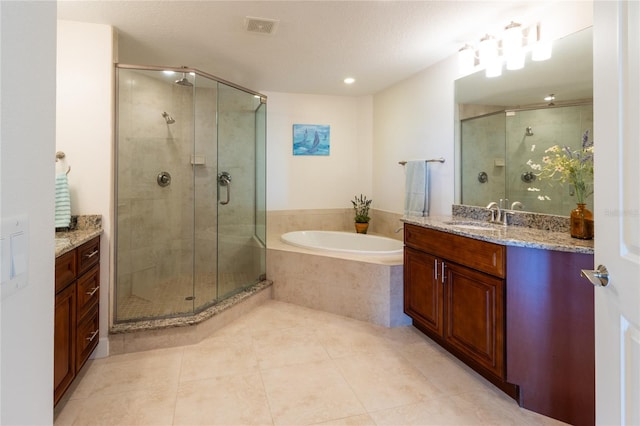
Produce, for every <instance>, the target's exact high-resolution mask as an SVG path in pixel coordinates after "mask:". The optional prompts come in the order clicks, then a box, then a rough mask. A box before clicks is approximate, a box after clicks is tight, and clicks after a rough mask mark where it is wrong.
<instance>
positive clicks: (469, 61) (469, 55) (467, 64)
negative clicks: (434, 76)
mask: <svg viewBox="0 0 640 426" xmlns="http://www.w3.org/2000/svg"><path fill="white" fill-rule="evenodd" d="M474 67H475V53H474V51H473V48H472V47H471V46H469V45H468V44H467V45H465V46H464V47H463V48H462V49H460V50H459V51H458V70H459V71H460V74H461V75H467V74H470V73H471V72H472V71H473V68H474Z"/></svg>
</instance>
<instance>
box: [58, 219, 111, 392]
mask: <svg viewBox="0 0 640 426" xmlns="http://www.w3.org/2000/svg"><path fill="white" fill-rule="evenodd" d="M100 233H101V230H100V229H89V230H80V231H71V232H63V233H56V268H55V293H56V296H55V309H54V317H55V319H54V390H53V395H54V405H55V404H57V403H58V401H60V399H61V398H62V396H63V395H64V393H65V391H66V390H67V388H68V387H69V385H70V384H71V382H73V380H74V378H75V377H76V375H77V374H78V372H79V371H80V369H81V368H82V366H83V365H84V363H85V362H86V361H87V359H88V358H89V356H90V355H91V353H92V352H93V350H94V349H95V348H96V346H97V344H98V338H99V332H100V330H99V309H100V307H99V300H100Z"/></svg>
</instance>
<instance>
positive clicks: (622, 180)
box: [576, 0, 640, 425]
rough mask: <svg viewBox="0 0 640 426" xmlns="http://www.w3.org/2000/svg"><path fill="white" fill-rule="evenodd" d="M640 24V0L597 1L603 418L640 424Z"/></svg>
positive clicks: (599, 406) (599, 415) (599, 399)
mask: <svg viewBox="0 0 640 426" xmlns="http://www.w3.org/2000/svg"><path fill="white" fill-rule="evenodd" d="M639 24H640V2H638V1H637V0H631V1H626V2H622V1H613V2H609V1H595V2H594V27H593V29H594V32H593V34H594V117H595V123H594V141H595V157H594V158H595V221H596V228H595V233H596V239H595V264H596V265H599V264H602V265H604V266H606V267H607V269H608V271H609V276H610V280H609V284H608V285H607V286H606V287H597V288H596V289H595V322H596V327H595V328H596V422H597V424H599V425H640V201H639V199H640V124H639V123H640V107H639V103H640V100H639V99H640V86H639V80H640V67H639V66H638V63H639V61H640V59H639V57H640V53H639V52H640V30H639ZM576 66H579V64H576ZM585 285H588V283H587V282H585Z"/></svg>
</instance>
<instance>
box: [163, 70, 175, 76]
mask: <svg viewBox="0 0 640 426" xmlns="http://www.w3.org/2000/svg"><path fill="white" fill-rule="evenodd" d="M162 72H163V73H165V74H166V75H173V74H175V72H174V71H169V70H164V71H162Z"/></svg>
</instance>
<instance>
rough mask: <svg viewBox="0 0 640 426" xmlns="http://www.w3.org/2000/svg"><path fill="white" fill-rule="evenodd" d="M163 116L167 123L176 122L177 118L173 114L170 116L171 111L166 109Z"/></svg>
mask: <svg viewBox="0 0 640 426" xmlns="http://www.w3.org/2000/svg"><path fill="white" fill-rule="evenodd" d="M162 116H163V117H164V119H165V121H166V122H167V124H173V123H175V122H176V120H175V119H174V118H173V117H172V116H170V115H169V113H168V112H166V111H164V112H163V113H162Z"/></svg>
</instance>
